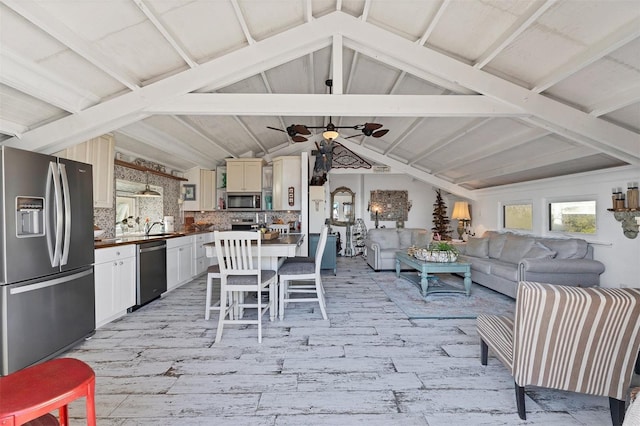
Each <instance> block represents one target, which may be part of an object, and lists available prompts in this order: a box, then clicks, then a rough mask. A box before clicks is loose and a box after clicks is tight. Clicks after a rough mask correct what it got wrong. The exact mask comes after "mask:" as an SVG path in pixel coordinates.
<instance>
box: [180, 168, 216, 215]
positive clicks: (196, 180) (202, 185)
mask: <svg viewBox="0 0 640 426" xmlns="http://www.w3.org/2000/svg"><path fill="white" fill-rule="evenodd" d="M185 177H186V178H187V179H188V180H189V181H188V182H185V183H183V186H184V185H195V188H194V189H195V192H194V195H195V200H185V201H184V204H183V206H182V207H183V209H184V210H185V211H197V210H199V211H209V210H215V209H216V205H217V201H216V171H215V170H205V169H191V170H188V171H187V172H186V173H185Z"/></svg>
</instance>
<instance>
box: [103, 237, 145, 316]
mask: <svg viewBox="0 0 640 426" xmlns="http://www.w3.org/2000/svg"><path fill="white" fill-rule="evenodd" d="M94 272H95V274H94V275H95V289H96V328H98V327H100V326H102V325H104V324H106V323H108V322H110V321H113V320H114V319H116V318H119V317H121V316H123V315H125V314H126V313H127V309H129V308H130V307H132V306H133V305H135V304H136V246H135V245H134V244H131V245H123V246H118V247H110V248H102V249H97V250H96V251H95V265H94Z"/></svg>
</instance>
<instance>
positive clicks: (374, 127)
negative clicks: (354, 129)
mask: <svg viewBox="0 0 640 426" xmlns="http://www.w3.org/2000/svg"><path fill="white" fill-rule="evenodd" d="M380 127H382V124H380V123H364V128H365V129H367V130H378V129H379V128H380Z"/></svg>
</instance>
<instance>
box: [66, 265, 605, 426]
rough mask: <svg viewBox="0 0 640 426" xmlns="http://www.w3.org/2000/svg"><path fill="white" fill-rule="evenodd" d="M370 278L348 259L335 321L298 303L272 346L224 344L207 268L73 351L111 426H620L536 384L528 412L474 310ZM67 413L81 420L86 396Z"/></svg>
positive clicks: (588, 402)
mask: <svg viewBox="0 0 640 426" xmlns="http://www.w3.org/2000/svg"><path fill="white" fill-rule="evenodd" d="M381 273H384V274H391V273H393V272H381ZM373 274H375V273H374V272H373V271H372V270H371V269H369V268H368V266H367V265H366V263H365V262H364V261H363V260H362V259H361V258H339V260H338V275H337V276H335V277H334V276H333V275H331V274H328V275H324V277H323V280H324V283H325V287H326V292H327V308H328V314H329V320H328V321H324V320H322V317H321V315H320V312H319V309H318V308H317V305H314V304H302V303H300V304H295V305H293V307H292V308H287V310H286V318H285V320H284V321H274V322H271V323H270V322H269V321H268V318H267V321H266V323H265V324H264V326H263V333H264V335H263V342H262V344H258V342H257V330H256V328H255V326H228V327H225V330H224V334H223V337H222V340H221V342H220V343H219V344H216V345H214V344H213V340H214V336H215V328H216V325H217V315H213V317H212V319H211V320H210V321H205V320H204V296H205V278H204V277H201V278H197V279H195V280H194V281H192V282H190V283H188V284H186V285H184V286H182V287H180V288H178V289H176V290H174V291H172V292H170V293H169V294H167V295H166V296H165V297H163V298H162V299H160V300H156V301H154V302H152V303H151V304H149V305H147V306H145V307H143V308H141V309H140V310H138V311H136V312H134V313H131V314H129V315H127V316H126V317H124V318H122V319H120V320H117V321H114V322H112V323H110V324H108V325H106V326H104V327H102V328H100V329H99V330H98V331H97V332H96V334H95V336H93V337H92V338H91V339H89V340H87V341H86V342H84V343H83V344H82V345H80V346H78V347H76V348H75V349H73V350H72V351H70V352H68V353H66V354H64V355H63V356H71V357H76V358H79V359H82V360H84V361H85V362H87V363H89V364H90V365H91V366H92V367H93V368H94V370H95V372H96V376H97V379H96V405H97V406H96V409H97V414H98V424H99V425H101V426H111V425H113V426H115V425H118V426H129V425H149V426H151V425H153V426H158V425H170V424H184V425H213V424H215V425H245V424H246V425H278V426H281V425H301V424H303V425H360V424H362V425H365V424H366V425H367V426H376V425H431V426H438V425H446V426H452V425H518V424H528V425H558V426H559V425H562V426H566V425H608V424H611V421H610V417H609V410H608V400H607V399H606V398H602V397H593V396H586V395H579V394H573V393H568V392H561V391H552V390H546V389H536V388H532V389H530V390H528V391H527V398H526V405H527V415H528V420H527V421H526V422H524V421H521V420H520V419H519V418H518V415H517V413H516V407H515V396H514V389H513V381H512V378H511V376H510V375H509V373H508V372H507V370H506V369H505V368H504V367H503V366H502V365H501V364H500V362H499V361H497V360H496V359H495V358H490V360H489V365H488V366H486V367H483V366H482V365H481V364H480V360H479V343H478V337H477V334H476V331H475V320H470V319H447V320H437V319H420V320H411V319H409V318H407V316H406V315H405V314H403V313H402V311H401V310H399V309H398V307H397V306H395V304H394V303H393V302H391V301H390V300H389V298H388V297H387V296H386V295H385V293H384V292H383V291H382V290H381V289H380V287H379V285H378V284H377V283H376V281H375V280H374V279H373V276H374V275H373ZM474 285H475V284H474ZM416 291H417V289H416ZM460 297H464V296H463V295H460ZM70 415H71V417H72V424H84V423H83V422H82V421H80V418H84V403H81V402H75V403H74V404H72V405H71V407H70Z"/></svg>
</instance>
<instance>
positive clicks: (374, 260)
mask: <svg viewBox="0 0 640 426" xmlns="http://www.w3.org/2000/svg"><path fill="white" fill-rule="evenodd" d="M430 239H431V232H430V231H427V230H426V229H422V228H376V229H371V230H369V231H368V232H367V237H366V238H365V241H364V245H365V247H366V248H367V264H368V265H369V266H370V267H372V268H373V269H374V270H375V271H376V272H377V271H380V270H388V269H392V270H395V269H396V252H397V251H400V250H406V249H408V248H409V247H411V246H417V247H425V246H427V245H428V244H429V242H430Z"/></svg>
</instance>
